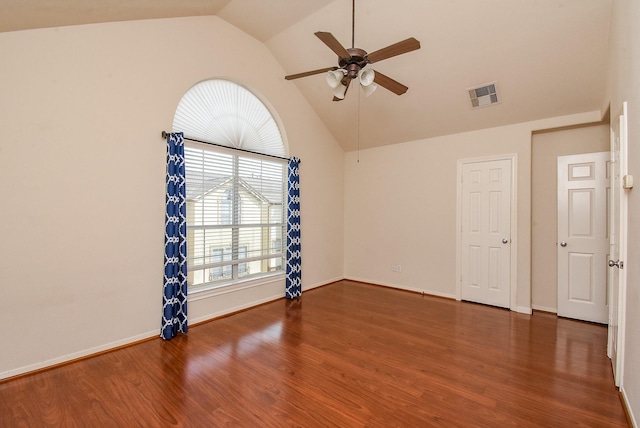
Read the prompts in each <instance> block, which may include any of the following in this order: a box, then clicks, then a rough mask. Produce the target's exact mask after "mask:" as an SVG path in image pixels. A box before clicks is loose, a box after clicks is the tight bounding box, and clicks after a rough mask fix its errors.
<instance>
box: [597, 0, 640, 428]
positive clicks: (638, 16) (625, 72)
mask: <svg viewBox="0 0 640 428" xmlns="http://www.w3.org/2000/svg"><path fill="white" fill-rule="evenodd" d="M607 87H608V90H607V96H606V98H605V99H604V100H603V104H604V105H605V106H606V105H609V104H610V106H611V118H612V120H614V118H615V117H617V115H618V113H619V111H620V109H621V108H622V103H623V102H625V101H627V102H628V115H629V116H628V122H629V173H630V174H634V175H635V176H636V180H637V177H640V2H638V1H636V0H616V1H614V2H613V12H612V19H611V33H610V36H609V70H608V82H607ZM636 187H637V186H636ZM628 222H629V230H628V233H629V235H628V236H629V239H628V242H629V251H628V254H627V257H626V259H627V260H626V263H625V271H626V273H627V278H628V286H627V293H628V294H627V302H626V304H627V306H626V314H627V315H626V316H627V318H626V323H625V327H626V328H625V332H626V345H625V346H626V347H625V352H624V376H623V379H622V395H623V397H624V399H625V400H626V401H627V403H628V405H629V408H630V410H631V413H632V418H633V419H634V421H635V424H636V426H637V425H638V424H640V265H639V264H638V262H637V261H638V260H640V239H638V238H639V237H640V194H639V193H638V189H637V188H636V189H634V190H631V191H630V192H629V219H628Z"/></svg>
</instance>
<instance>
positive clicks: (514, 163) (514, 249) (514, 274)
mask: <svg viewBox="0 0 640 428" xmlns="http://www.w3.org/2000/svg"><path fill="white" fill-rule="evenodd" d="M501 160H510V161H511V226H510V227H511V245H509V249H510V251H511V253H510V255H511V266H510V272H511V276H510V281H511V284H510V285H511V290H510V293H509V302H510V303H509V309H511V310H512V311H517V310H518V307H517V298H516V297H517V289H518V287H517V285H518V281H517V278H518V269H517V267H518V215H517V214H518V210H517V207H518V198H517V196H518V192H517V184H518V180H517V177H518V155H517V154H516V153H510V154H504V155H496V156H483V157H479V158H470V159H458V171H457V195H456V204H457V205H456V300H462V168H463V166H464V165H465V164H471V163H478V162H490V161H501ZM521 312H527V313H531V310H530V309H529V310H528V311H525V310H522V311H521Z"/></svg>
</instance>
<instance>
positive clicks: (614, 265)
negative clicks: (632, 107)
mask: <svg viewBox="0 0 640 428" xmlns="http://www.w3.org/2000/svg"><path fill="white" fill-rule="evenodd" d="M626 137H627V136H626V103H625V104H623V109H622V112H621V113H620V114H619V115H618V117H615V118H612V121H611V167H610V176H611V192H610V196H609V197H610V200H609V202H610V203H609V207H610V210H609V258H610V262H609V277H608V278H609V302H610V304H609V344H608V347H607V354H608V355H609V358H611V366H612V368H613V375H614V379H615V384H616V386H621V385H620V384H621V379H622V368H623V365H622V362H623V360H622V355H623V348H624V314H625V313H624V309H625V301H626V271H625V270H624V260H625V259H626V226H627V219H626V216H627V194H626V191H625V189H624V188H623V186H622V180H621V177H622V176H623V174H626V171H627V156H626V155H627V138H626ZM621 261H622V264H621Z"/></svg>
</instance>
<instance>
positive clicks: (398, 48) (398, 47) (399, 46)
mask: <svg viewBox="0 0 640 428" xmlns="http://www.w3.org/2000/svg"><path fill="white" fill-rule="evenodd" d="M416 49H420V42H419V41H418V40H416V39H414V38H413V37H410V38H408V39H406V40H403V41H401V42H398V43H394V44H392V45H390V46H387V47H386V48H382V49H379V50H377V51H375V52H371V53H370V54H369V55H367V57H366V59H367V62H369V63H374V62H378V61H382V60H383V59H387V58H391V57H393V56H397V55H402V54H404V53H407V52H411V51H415V50H416Z"/></svg>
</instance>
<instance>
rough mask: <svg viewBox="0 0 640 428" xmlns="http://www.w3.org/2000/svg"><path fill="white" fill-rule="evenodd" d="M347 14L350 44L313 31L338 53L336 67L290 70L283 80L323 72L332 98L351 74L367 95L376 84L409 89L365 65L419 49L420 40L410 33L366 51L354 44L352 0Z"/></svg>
mask: <svg viewBox="0 0 640 428" xmlns="http://www.w3.org/2000/svg"><path fill="white" fill-rule="evenodd" d="M352 5H353V6H352V18H351V47H350V48H345V47H344V46H342V44H341V43H340V42H339V41H338V40H337V39H336V38H335V37H334V36H333V34H331V33H327V32H324V31H318V32H316V33H314V34H315V35H316V37H318V38H319V39H320V40H321V41H322V42H323V43H324V44H325V45H327V47H329V49H331V50H332V51H333V52H335V53H336V54H337V55H338V67H327V68H321V69H319V70H313V71H307V72H304V73H298V74H291V75H289V76H285V77H284V78H285V79H286V80H293V79H299V78H301V77H307V76H313V75H315V74H320V73H327V83H328V84H329V86H331V88H332V89H333V95H334V97H333V100H334V101H340V100H343V99H344V97H345V95H346V93H347V89H349V85H350V84H351V81H352V80H353V79H355V78H358V79H359V80H360V85H361V86H362V88H363V89H364V91H365V94H366V95H369V94H370V93H371V92H373V91H374V90H375V88H376V85H375V84H377V85H380V86H382V87H383V88H386V89H388V90H389V91H391V92H393V93H394V94H397V95H402V94H404V93H405V92H407V90H408V89H409V88H408V87H406V86H405V85H403V84H402V83H399V82H397V81H395V80H393V79H392V78H390V77H388V76H385V75H384V74H382V73H380V72H379V71H374V70H373V69H371V68H368V69H367V68H365V67H367V65H368V64H372V63H374V62H380V61H382V60H385V59H388V58H391V57H394V56H398V55H402V54H404V53H407V52H411V51H414V50H416V49H420V42H419V41H418V40H416V39H414V38H413V37H410V38H408V39H406V40H402V41H401V42H398V43H394V44H392V45H390V46H387V47H386V48H382V49H379V50H377V51H375V52H371V53H367V52H366V51H365V50H364V49H360V48H356V47H355V42H354V40H355V10H356V0H353V3H352Z"/></svg>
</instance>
